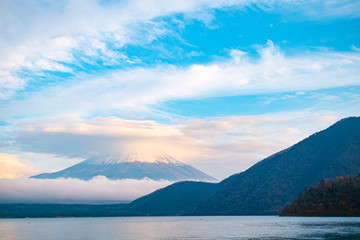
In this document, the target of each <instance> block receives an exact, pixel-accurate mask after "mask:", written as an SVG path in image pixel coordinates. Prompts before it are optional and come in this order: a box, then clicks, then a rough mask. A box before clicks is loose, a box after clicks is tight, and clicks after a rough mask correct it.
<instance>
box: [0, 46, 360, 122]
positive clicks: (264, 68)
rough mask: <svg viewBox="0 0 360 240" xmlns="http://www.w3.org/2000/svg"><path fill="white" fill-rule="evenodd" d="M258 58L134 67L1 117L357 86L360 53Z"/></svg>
mask: <svg viewBox="0 0 360 240" xmlns="http://www.w3.org/2000/svg"><path fill="white" fill-rule="evenodd" d="M259 54H260V57H259V58H258V59H252V58H249V57H248V56H247V54H246V53H244V52H239V51H238V50H233V51H232V54H231V55H232V58H231V59H229V60H225V61H223V62H214V63H210V64H206V65H199V64H194V65H191V66H189V67H175V66H172V65H161V66H157V67H155V68H143V67H137V68H134V69H130V70H117V71H113V72H111V73H109V74H106V75H103V76H101V77H92V79H91V78H90V79H88V77H84V78H86V80H85V79H84V80H80V81H75V82H71V83H68V84H65V86H60V87H53V88H47V89H45V90H44V91H40V92H38V93H37V94H33V95H31V96H30V97H29V98H28V99H25V100H24V101H16V102H14V103H10V104H8V105H7V106H3V107H0V109H1V111H2V114H1V115H2V117H13V116H19V115H20V116H22V115H27V116H28V117H30V116H32V115H48V116H51V115H56V114H58V113H59V112H60V113H61V114H62V115H78V116H79V115H80V116H88V115H92V114H94V113H99V112H100V113H114V112H121V113H122V114H123V115H125V116H126V115H128V116H133V115H135V116H136V115H140V116H141V115H145V116H146V115H148V114H152V115H155V116H156V115H162V114H164V113H162V112H160V111H158V110H156V109H154V106H155V108H156V107H157V106H158V105H159V104H161V103H163V102H166V101H170V100H176V99H191V98H205V97H214V96H227V95H241V94H261V93H267V94H269V93H276V92H286V91H290V92H291V91H293V92H296V91H310V90H319V89H327V88H336V87H342V86H351V85H354V86H359V85H360V79H359V77H358V76H360V68H359V66H360V53H359V52H349V53H339V52H331V51H326V52H323V51H320V52H312V53H307V54H303V55H293V56H288V55H286V54H285V53H284V52H282V51H281V50H280V49H279V48H278V47H276V46H274V45H273V44H272V42H271V41H269V43H268V45H267V46H265V47H263V48H259ZM314 65H321V67H314ZM339 79H341V81H339ZM94 99H96V101H94ZM167 117H169V116H167Z"/></svg>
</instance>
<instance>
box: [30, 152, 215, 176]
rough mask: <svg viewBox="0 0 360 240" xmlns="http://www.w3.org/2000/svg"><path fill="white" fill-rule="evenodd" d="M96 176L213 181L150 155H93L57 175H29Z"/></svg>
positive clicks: (166, 157)
mask: <svg viewBox="0 0 360 240" xmlns="http://www.w3.org/2000/svg"><path fill="white" fill-rule="evenodd" d="M98 175H103V176H105V177H107V178H109V179H143V178H149V179H153V180H169V181H179V180H201V181H215V180H216V179H215V178H213V177H211V176H209V175H207V174H206V173H203V172H201V171H200V170H198V169H196V168H194V167H192V166H190V165H188V164H186V163H184V162H181V161H178V160H176V159H175V158H173V157H172V156H169V155H157V156H154V155H150V154H138V153H132V154H126V155H97V156H94V157H91V158H89V159H87V160H85V161H82V162H80V163H78V164H75V165H74V166H71V167H69V168H66V169H64V170H61V171H59V172H54V173H42V174H39V175H36V176H32V178H40V179H44V178H51V179H54V178H78V179H83V180H90V179H91V178H93V177H95V176H98Z"/></svg>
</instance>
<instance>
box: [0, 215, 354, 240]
mask: <svg viewBox="0 0 360 240" xmlns="http://www.w3.org/2000/svg"><path fill="white" fill-rule="evenodd" d="M0 239H37V240H38V239H360V218H355V217H354V218H353V217H351V218H341V217H336V218H335V217H334V218H332V217H327V218H310V217H290V218H289V217H277V216H216V217H215V216H211V217H201V216H196V217H115V218H51V219H45V218H38V219H0Z"/></svg>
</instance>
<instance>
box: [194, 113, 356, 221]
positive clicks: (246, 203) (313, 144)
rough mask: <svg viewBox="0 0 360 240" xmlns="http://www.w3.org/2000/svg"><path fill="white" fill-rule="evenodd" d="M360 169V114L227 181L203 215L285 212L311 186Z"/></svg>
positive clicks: (199, 211)
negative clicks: (287, 205)
mask: <svg viewBox="0 0 360 240" xmlns="http://www.w3.org/2000/svg"><path fill="white" fill-rule="evenodd" d="M359 173H360V117H350V118H345V119H342V120H340V121H338V122H337V123H335V124H334V125H332V126H330V127H329V128H327V129H325V130H323V131H321V132H318V133H315V134H313V135H311V136H310V137H308V138H306V139H304V140H302V141H301V142H299V143H297V144H295V145H293V146H292V147H290V148H288V149H285V150H283V151H281V152H278V153H276V154H274V155H272V156H270V157H268V158H266V159H264V160H262V161H260V162H259V163H257V164H255V165H254V166H253V167H251V168H249V169H248V170H246V171H245V172H242V173H239V174H235V175H233V176H231V177H229V178H228V179H226V180H224V181H223V183H220V184H222V186H221V187H219V188H218V189H217V191H216V192H215V193H214V194H212V195H211V196H210V197H209V198H208V199H207V200H205V201H204V202H202V203H200V204H199V206H198V207H197V209H196V210H195V212H196V213H197V214H209V215H214V214H216V215H217V214H225V215H228V214H233V215H248V214H250V215H254V214H279V213H280V212H281V209H282V208H283V207H284V205H286V204H288V203H290V202H291V201H293V200H294V199H295V198H296V197H297V196H298V195H299V194H300V193H301V192H302V191H303V190H304V188H305V187H310V186H312V185H313V184H315V183H317V182H319V181H320V180H321V179H325V178H335V177H337V176H355V175H358V174H359Z"/></svg>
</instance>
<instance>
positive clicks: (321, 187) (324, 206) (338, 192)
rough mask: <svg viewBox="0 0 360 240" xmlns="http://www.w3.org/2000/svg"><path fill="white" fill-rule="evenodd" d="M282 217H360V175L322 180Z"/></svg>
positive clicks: (298, 199)
mask: <svg viewBox="0 0 360 240" xmlns="http://www.w3.org/2000/svg"><path fill="white" fill-rule="evenodd" d="M280 215H281V216H360V175H359V176H357V177H338V178H336V179H326V180H322V181H321V182H320V183H317V184H315V185H314V186H312V187H310V188H308V189H307V190H305V191H304V192H303V193H302V194H300V196H299V197H298V198H297V199H296V200H294V201H293V202H292V203H291V204H289V205H286V206H285V207H284V209H283V210H282V212H281V214H280Z"/></svg>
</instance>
